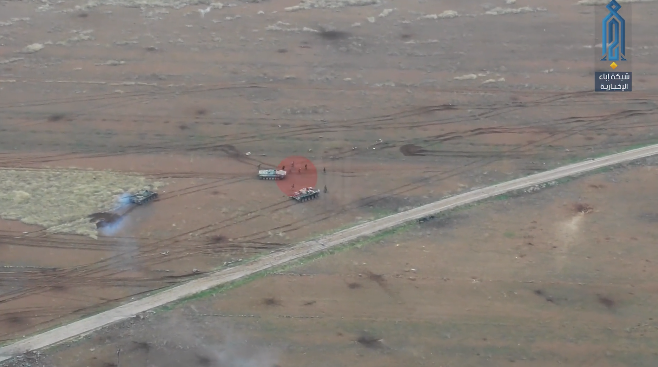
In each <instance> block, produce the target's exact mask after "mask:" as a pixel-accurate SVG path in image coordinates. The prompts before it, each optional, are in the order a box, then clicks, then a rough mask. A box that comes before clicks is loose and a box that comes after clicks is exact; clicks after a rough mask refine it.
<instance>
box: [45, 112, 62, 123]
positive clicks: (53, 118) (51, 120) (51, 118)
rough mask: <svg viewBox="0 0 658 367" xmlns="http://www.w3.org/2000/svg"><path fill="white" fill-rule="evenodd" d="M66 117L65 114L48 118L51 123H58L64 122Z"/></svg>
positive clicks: (56, 114)
mask: <svg viewBox="0 0 658 367" xmlns="http://www.w3.org/2000/svg"><path fill="white" fill-rule="evenodd" d="M65 117H66V115H65V114H63V113H54V114H52V115H50V116H48V121H50V122H57V121H62V120H64V118H65Z"/></svg>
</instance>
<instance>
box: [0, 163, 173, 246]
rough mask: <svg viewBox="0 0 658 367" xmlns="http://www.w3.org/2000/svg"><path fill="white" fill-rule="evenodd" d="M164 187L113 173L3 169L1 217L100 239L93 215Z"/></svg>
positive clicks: (55, 230) (137, 177)
mask: <svg viewBox="0 0 658 367" xmlns="http://www.w3.org/2000/svg"><path fill="white" fill-rule="evenodd" d="M162 185H163V184H162V183H159V182H148V181H147V180H146V179H145V178H144V177H139V176H134V175H127V174H120V173H116V172H109V171H83V170H73V169H69V170H10V169H0V217H2V218H4V219H9V220H20V221H21V222H23V223H26V224H34V225H39V226H42V227H45V228H46V229H47V230H48V231H49V232H52V233H72V234H80V235H85V236H90V237H93V238H96V236H97V229H96V225H95V224H93V223H91V222H89V219H88V216H89V215H90V214H92V213H96V212H103V211H107V210H111V209H112V208H114V206H115V205H116V203H117V199H118V197H119V196H120V195H121V194H123V193H126V192H135V191H137V190H141V189H155V188H157V187H160V186H162Z"/></svg>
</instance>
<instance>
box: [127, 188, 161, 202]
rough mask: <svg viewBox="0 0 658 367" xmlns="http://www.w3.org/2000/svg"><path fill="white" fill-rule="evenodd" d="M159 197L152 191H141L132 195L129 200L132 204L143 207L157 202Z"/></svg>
mask: <svg viewBox="0 0 658 367" xmlns="http://www.w3.org/2000/svg"><path fill="white" fill-rule="evenodd" d="M157 197H158V193H157V192H153V191H151V190H141V191H138V192H136V193H134V194H131V195H130V197H129V198H128V199H129V200H130V203H131V204H135V205H142V204H146V203H148V202H150V201H153V200H155V199H156V198H157Z"/></svg>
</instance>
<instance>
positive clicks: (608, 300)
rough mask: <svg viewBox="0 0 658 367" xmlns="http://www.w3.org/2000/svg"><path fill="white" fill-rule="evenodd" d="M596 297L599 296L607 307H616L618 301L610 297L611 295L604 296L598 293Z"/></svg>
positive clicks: (600, 301)
mask: <svg viewBox="0 0 658 367" xmlns="http://www.w3.org/2000/svg"><path fill="white" fill-rule="evenodd" d="M596 297H597V299H598V301H599V303H600V304H602V305H604V306H605V307H607V308H609V309H612V308H614V307H615V305H616V302H615V301H614V300H613V299H611V298H609V297H606V296H603V295H600V294H597V295H596Z"/></svg>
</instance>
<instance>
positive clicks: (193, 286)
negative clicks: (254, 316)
mask: <svg viewBox="0 0 658 367" xmlns="http://www.w3.org/2000/svg"><path fill="white" fill-rule="evenodd" d="M655 154H658V146H656V145H654V146H650V147H645V148H640V149H635V150H631V151H627V152H624V153H618V154H614V155H610V156H607V157H603V158H598V159H595V160H591V161H586V162H580V163H576V164H572V165H569V166H564V167H560V168H557V169H554V170H551V171H547V172H543V173H539V174H535V175H532V176H528V177H523V178H520V179H516V180H512V181H508V182H505V183H502V184H497V185H493V186H490V187H486V188H483V189H479V190H474V191H471V192H468V193H464V194H460V195H457V196H453V197H451V198H447V199H444V200H440V201H438V202H435V203H432V204H427V205H424V206H422V207H419V208H415V209H411V210H409V211H406V212H402V213H398V214H395V215H391V216H389V217H385V218H382V219H379V220H375V221H372V222H369V223H365V224H361V225H357V226H355V227H352V228H350V229H347V230H343V231H340V232H338V233H335V234H332V235H329V236H325V237H323V238H321V239H318V240H313V241H308V242H303V243H300V244H298V245H296V246H294V247H292V248H290V249H288V250H287V251H284V252H279V253H274V254H271V255H268V256H266V257H264V258H261V259H259V260H256V261H254V262H251V263H249V264H245V265H242V266H237V267H233V268H230V269H225V270H221V271H218V272H215V273H213V274H211V275H208V276H205V277H203V278H201V279H196V280H192V281H190V282H188V283H185V284H182V285H179V286H177V287H175V288H172V289H169V290H166V291H164V292H160V293H158V294H155V295H152V296H147V297H145V298H142V299H140V300H138V301H134V302H131V303H128V304H125V305H122V306H119V307H117V308H114V309H112V310H109V311H105V312H103V313H101V314H97V315H94V316H90V317H88V318H86V319H83V320H79V321H76V322H73V323H71V324H68V325H65V326H62V327H59V328H56V329H53V330H50V331H47V332H44V333H42V334H38V335H35V336H32V337H28V338H26V339H23V340H21V341H18V342H15V343H13V344H10V345H7V346H5V347H2V348H0V361H4V360H7V359H10V358H13V357H14V356H16V355H18V354H21V353H24V352H26V351H31V350H37V349H40V348H43V347H46V346H49V345H52V344H54V343H57V342H61V341H64V340H66V339H69V338H71V337H74V336H76V335H79V334H82V333H86V332H89V331H92V330H96V329H98V328H100V327H103V326H106V325H108V324H111V323H115V322H118V321H121V320H125V319H127V318H129V317H131V316H133V315H135V314H138V313H141V312H144V311H147V310H149V309H152V308H155V307H159V306H162V305H164V304H167V303H170V302H173V301H175V300H178V299H181V298H185V297H188V296H190V295H193V294H195V293H198V292H201V291H204V290H207V289H209V288H212V287H215V286H217V285H220V284H225V283H227V282H230V281H234V280H236V279H240V278H242V277H245V276H248V275H250V274H254V273H256V272H259V271H263V270H266V269H269V268H271V267H273V266H278V265H283V264H285V263H288V262H290V261H293V260H296V259H299V258H301V257H305V256H309V255H311V254H313V253H316V252H320V251H326V250H327V249H328V248H330V247H334V246H338V245H341V244H344V243H345V242H349V241H352V240H354V239H356V238H359V237H362V236H367V235H371V234H373V233H376V232H379V231H382V230H385V229H389V228H392V227H395V226H398V225H401V224H403V223H405V222H407V221H410V220H415V219H417V218H421V217H424V216H427V215H430V214H435V213H437V212H440V211H444V210H448V209H452V208H454V207H457V206H461V205H465V204H469V203H472V202H475V201H479V200H482V199H485V198H488V197H492V196H496V195H500V194H503V193H505V192H509V191H513V190H518V189H521V188H524V187H528V186H531V185H536V184H540V183H543V182H548V181H552V180H556V179H559V178H563V177H567V176H572V175H575V174H579V173H583V172H587V171H591V170H594V169H598V168H601V167H606V166H610V165H614V164H619V163H622V162H627V161H631V160H636V159H640V158H644V157H649V156H652V155H655Z"/></svg>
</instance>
